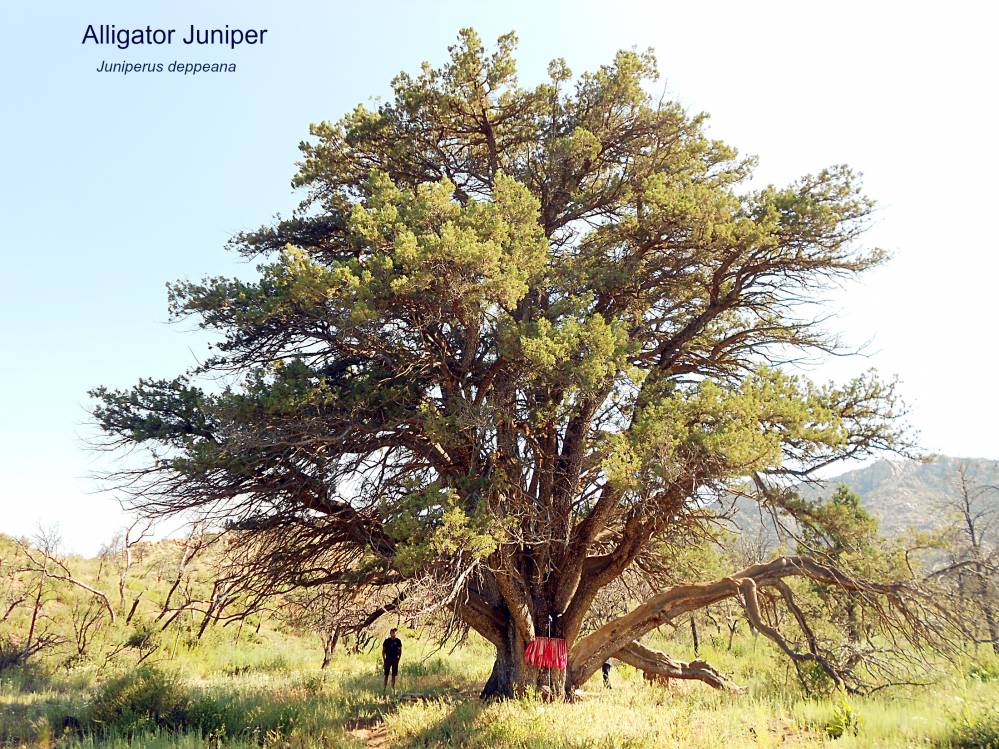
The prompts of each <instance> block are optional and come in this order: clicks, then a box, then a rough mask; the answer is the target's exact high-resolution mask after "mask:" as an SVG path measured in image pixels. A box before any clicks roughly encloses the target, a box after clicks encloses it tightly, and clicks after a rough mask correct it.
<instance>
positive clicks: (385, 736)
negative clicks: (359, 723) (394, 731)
mask: <svg viewBox="0 0 999 749" xmlns="http://www.w3.org/2000/svg"><path fill="white" fill-rule="evenodd" d="M350 735H351V736H353V737H354V738H356V739H360V740H361V741H363V742H364V745H365V746H366V747H368V749H386V748H387V747H388V746H389V743H390V739H389V733H388V728H386V727H385V724H383V723H378V724H377V725H375V726H372V727H371V728H355V729H354V730H353V731H351V732H350Z"/></svg>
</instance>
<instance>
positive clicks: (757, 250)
mask: <svg viewBox="0 0 999 749" xmlns="http://www.w3.org/2000/svg"><path fill="white" fill-rule="evenodd" d="M514 50H515V37H514V36H513V35H512V34H509V35H506V36H503V37H501V38H500V39H499V41H498V44H497V46H496V48H495V50H494V51H492V52H488V53H487V52H486V50H485V49H484V48H483V46H482V43H481V41H480V39H479V37H478V36H477V35H476V34H475V32H474V31H472V30H468V29H466V30H464V31H462V32H461V34H460V39H459V42H458V44H457V45H455V46H454V47H453V48H451V54H450V59H449V60H448V61H447V62H446V63H445V64H444V65H443V67H441V68H433V67H431V66H429V65H425V66H424V67H423V69H422V71H421V72H420V73H419V74H418V75H416V76H411V75H408V74H405V73H404V74H400V75H399V76H398V77H397V78H396V79H395V80H394V81H393V83H392V88H393V94H392V97H391V98H390V99H389V100H388V101H387V102H386V103H384V104H382V105H380V106H379V107H378V108H377V109H374V110H372V109H369V108H366V107H364V106H359V107H358V108H356V109H355V110H353V111H352V112H350V113H349V114H347V115H346V116H345V117H344V118H343V119H341V120H340V121H339V122H337V123H329V122H323V123H321V124H318V125H314V126H313V127H312V128H311V136H312V137H311V139H310V140H309V141H307V142H305V143H303V144H302V146H301V151H302V159H301V161H300V162H299V171H298V173H297V175H296V176H295V179H294V184H295V185H296V186H297V187H300V188H302V189H304V190H305V191H306V195H305V201H304V204H303V206H302V208H301V210H300V211H299V212H298V213H297V214H296V215H295V216H293V217H292V218H290V219H288V220H283V221H279V222H278V223H276V224H275V225H273V226H267V227H264V228H262V229H260V230H259V231H254V232H248V233H244V234H240V235H238V236H237V237H236V238H235V240H234V243H233V244H234V246H235V247H236V248H237V249H238V250H239V251H240V252H242V253H244V254H245V255H246V256H248V257H257V258H262V259H263V260H262V264H261V265H260V266H259V276H258V278H257V279H256V280H253V281H246V280H239V279H225V278H211V279H206V280H204V281H203V282H200V283H196V282H182V283H178V284H174V285H171V286H170V309H171V311H172V313H173V315H174V316H175V317H176V318H178V319H179V318H187V317H188V316H194V317H196V318H198V319H200V321H201V324H202V325H203V326H204V327H205V328H206V329H209V330H211V331H214V332H215V333H217V334H218V335H219V336H220V338H221V340H220V343H219V345H218V350H217V352H216V355H215V356H212V357H211V358H209V359H207V360H206V361H205V363H204V364H203V365H201V366H199V367H198V368H197V369H196V370H195V371H194V372H191V373H188V375H184V376H181V377H178V378H176V379H167V380H141V381H140V382H139V383H138V385H136V386H135V387H134V388H132V389H130V390H125V391H117V390H109V389H106V388H98V389H96V390H95V391H93V395H94V397H95V398H96V400H97V405H96V407H95V410H94V415H95V417H96V420H97V423H98V424H99V426H100V428H101V429H102V430H103V433H104V434H105V435H106V438H107V443H106V444H107V446H108V447H112V448H114V447H121V448H134V447H135V446H142V447H148V448H150V460H149V461H148V462H147V463H146V464H145V465H143V466H139V467H127V468H123V469H122V471H121V472H120V473H118V474H117V478H118V479H120V484H121V486H122V487H123V488H124V489H125V490H127V491H130V492H131V493H132V496H133V498H134V506H135V508H136V509H138V510H139V511H141V512H143V513H145V514H147V515H151V516H161V515H182V516H185V517H190V516H191V515H192V514H197V515H200V516H202V517H204V518H207V519H210V520H214V521H215V522H216V524H217V525H219V526H223V527H225V528H226V529H228V530H229V531H231V532H232V533H233V534H238V537H239V539H240V542H239V544H238V548H239V551H240V553H242V554H243V555H244V559H245V561H246V564H245V566H244V567H243V569H242V571H241V573H240V575H239V580H240V583H241V584H243V585H255V586H256V590H257V591H259V592H260V593H261V594H266V593H267V592H269V591H278V590H282V589H286V588H288V587H312V586H322V585H329V584H340V583H342V584H350V585H352V586H353V587H354V588H355V589H356V592H357V594H358V596H359V598H360V599H361V600H364V599H365V597H369V596H370V597H371V598H372V599H373V600H381V596H379V595H378V594H379V591H382V590H385V589H392V590H396V589H399V588H402V589H404V590H406V591H407V592H408V593H409V594H410V595H411V598H410V599H409V600H412V601H420V602H421V609H420V610H421V611H427V610H437V611H441V610H448V611H450V613H451V615H452V616H453V617H454V619H455V621H457V622H460V623H461V625H462V626H464V627H468V628H471V629H473V630H475V631H476V632H478V633H479V634H480V635H481V636H482V637H484V638H485V639H486V640H488V641H489V642H490V643H492V644H493V645H494V646H495V648H496V660H495V664H494V668H493V671H492V674H491V676H490V678H489V679H488V681H487V683H486V685H485V687H484V689H483V695H484V696H509V695H513V694H515V693H517V692H518V691H519V690H521V689H523V688H525V687H528V686H531V685H536V684H540V683H542V682H547V675H539V674H538V673H537V671H536V670H534V669H532V668H530V667H528V665H527V664H526V663H525V661H524V651H525V644H526V643H527V642H528V641H529V640H531V639H533V638H535V637H537V636H541V635H546V634H548V633H549V631H550V632H551V634H552V635H553V636H555V637H559V638H563V639H564V640H565V641H566V643H567V646H568V653H569V654H568V664H567V669H566V671H565V672H564V673H563V674H561V675H560V677H559V679H560V688H562V689H564V693H565V695H566V696H569V697H571V696H572V695H573V693H574V691H575V689H576V687H578V686H579V685H580V684H582V683H583V682H584V681H586V680H587V679H588V678H589V677H590V676H591V675H592V674H593V673H594V672H595V671H596V670H598V669H599V668H600V665H601V664H602V663H603V662H604V661H605V660H606V659H607V658H608V657H611V656H615V655H617V656H618V657H620V658H621V659H622V660H626V659H628V658H631V659H632V660H633V661H635V662H640V663H642V664H644V665H643V667H644V668H646V670H650V669H651V670H658V671H659V672H661V673H666V674H668V675H671V676H677V677H680V678H695V679H701V680H704V681H707V682H708V683H711V684H713V685H715V686H725V685H727V684H728V682H727V681H726V680H725V679H724V678H723V677H722V676H721V675H720V674H718V672H717V671H715V670H714V669H712V668H711V667H710V666H708V665H707V664H704V663H703V662H700V661H697V662H691V663H685V662H682V661H677V660H675V659H672V658H670V657H669V656H667V655H665V654H656V653H654V652H652V651H649V650H648V649H647V648H644V646H642V645H640V644H639V643H638V642H637V641H638V639H639V638H641V637H642V636H643V635H644V634H645V633H647V632H649V631H651V630H652V629H654V628H656V627H658V626H660V625H662V624H665V623H668V622H671V621H674V620H677V619H678V618H679V619H680V620H681V621H685V620H686V617H687V616H688V615H689V614H690V612H691V611H695V610H698V609H700V608H703V607H704V606H707V605H710V604H713V603H716V602H720V601H723V600H726V599H737V600H739V601H741V602H742V603H743V604H744V605H745V607H746V610H747V612H748V615H749V616H750V618H751V619H752V620H753V622H754V626H756V627H757V628H758V629H759V630H760V631H761V632H763V633H765V634H766V635H767V636H768V637H769V638H770V639H772V640H773V641H774V642H775V643H777V644H778V645H779V646H780V647H782V648H783V649H785V650H786V651H788V652H789V653H792V654H793V657H795V658H798V659H820V658H821V659H823V660H824V661H825V662H826V663H828V664H829V667H830V669H832V670H833V671H835V670H836V668H837V666H836V664H835V662H834V659H833V655H832V654H829V653H826V654H823V653H821V652H819V650H818V647H819V646H818V645H817V644H816V642H815V641H814V639H812V640H810V643H811V644H810V645H809V650H807V651H805V652H802V653H799V652H797V651H794V650H793V649H792V648H791V647H790V646H789V645H788V643H787V641H786V640H785V639H784V638H783V636H782V635H781V633H780V632H779V631H778V630H777V629H776V628H774V627H771V626H768V625H766V623H765V622H763V620H762V618H761V615H760V597H761V595H762V596H764V597H766V596H769V595H770V594H771V593H776V592H778V591H779V592H780V593H781V595H779V596H777V598H775V599H773V600H774V601H775V605H781V606H787V607H791V608H790V610H792V611H793V610H794V609H793V607H794V598H793V595H791V594H788V593H785V592H784V590H785V589H784V588H782V587H781V585H782V583H783V581H784V580H785V579H788V578H793V577H804V578H807V579H809V580H812V581H815V582H816V583H821V584H823V585H828V586H833V587H838V588H841V589H844V590H853V591H857V592H858V593H862V594H863V595H865V596H869V597H877V598H880V599H882V600H883V608H882V609H881V611H882V617H881V622H882V624H883V625H884V626H885V627H887V628H889V629H891V631H892V632H893V634H894V636H895V641H896V642H898V641H899V638H902V639H904V638H909V641H911V642H920V643H921V642H923V641H924V640H923V638H924V637H925V636H928V635H930V634H931V633H932V631H933V627H934V625H935V623H936V622H938V620H939V612H938V610H937V606H938V603H939V601H938V600H937V599H935V598H933V597H931V596H924V595H922V594H921V592H920V591H919V590H918V589H917V588H916V587H915V586H914V585H912V583H911V581H909V582H907V581H900V580H879V581H874V580H865V579H862V578H860V577H857V576H854V575H851V574H849V572H848V571H845V570H840V569H837V568H836V567H835V566H832V565H831V564H830V563H823V562H820V561H817V560H815V559H812V558H809V557H807V556H803V555H802V556H795V557H780V558H777V559H774V560H771V561H768V562H766V563H761V564H754V565H750V566H748V567H746V568H744V569H741V570H738V571H734V572H731V573H730V574H727V575H723V576H721V577H719V578H717V579H714V580H702V579H699V576H695V577H694V578H692V579H689V580H687V581H683V582H682V584H673V583H670V584H668V585H658V584H656V581H657V579H661V580H663V581H665V580H668V578H657V577H656V575H657V574H658V572H657V571H661V569H662V566H661V564H660V563H659V562H658V561H657V559H661V558H662V555H663V548H664V546H665V547H669V546H670V545H680V546H681V547H682V546H685V545H687V544H689V543H691V539H692V538H696V537H698V536H704V535H710V533H711V532H712V520H711V519H710V518H709V517H708V515H707V514H706V513H704V512H703V508H704V506H705V504H706V503H707V502H709V500H710V497H711V496H713V495H721V494H725V493H727V492H730V491H732V490H734V489H736V488H737V487H740V486H742V485H743V484H744V483H745V481H746V479H747V477H750V476H754V477H755V478H756V485H757V486H759V487H761V490H760V491H759V492H758V493H757V494H756V498H757V499H759V500H760V501H762V502H766V501H768V500H767V496H769V494H770V492H771V489H772V487H773V486H775V485H777V484H780V483H781V482H787V481H792V480H800V479H801V478H802V477H805V476H807V475H810V474H811V473H812V472H813V471H815V470H817V469H818V468H820V467H823V466H827V465H829V464H831V463H834V462H835V461H837V460H841V459H844V458H858V457H863V456H866V455H870V454H872V453H874V452H877V451H880V450H885V449H903V448H904V447H905V446H906V439H905V436H904V429H903V428H902V427H901V426H900V425H899V423H898V420H897V417H898V415H899V404H898V400H897V398H896V395H895V390H894V387H893V385H892V384H891V383H885V382H883V381H881V380H879V379H878V378H877V377H875V376H873V375H868V376H865V377H862V378H860V379H858V380H855V381H853V382H850V383H847V384H845V385H843V386H838V387H837V386H833V385H829V386H817V385H814V384H812V383H810V382H808V381H806V380H804V379H802V378H801V377H798V376H794V375H792V374H791V373H789V372H788V371H786V370H785V368H784V365H786V364H787V363H788V362H789V361H793V360H795V359H796V358H799V357H800V356H801V355H802V352H808V351H812V352H815V351H843V350H844V349H843V347H842V346H841V344H840V343H839V342H838V341H837V340H836V338H835V336H833V335H830V334H828V333H826V332H825V331H824V330H823V328H822V325H821V318H822V314H821V312H820V311H819V309H818V308H817V307H815V306H814V305H815V304H816V303H817V302H818V301H819V300H820V295H821V290H822V289H824V288H829V287H830V286H832V285H834V284H837V283H840V282H841V281H843V280H845V279H848V278H851V277H853V276H856V275H857V274H860V273H862V272H864V271H866V270H868V269H870V268H873V267H876V266H878V265H879V264H880V263H881V262H882V261H883V260H884V259H885V255H884V253H882V252H880V251H877V250H867V249H865V248H863V247H861V246H860V245H859V244H858V242H859V238H860V235H861V233H862V231H863V229H864V228H865V226H866V223H867V220H868V217H869V216H870V213H871V210H872V206H873V204H872V202H871V201H870V200H869V199H868V198H866V197H865V196H864V195H863V194H862V193H861V192H860V189H859V186H858V180H857V177H856V175H855V174H854V173H853V172H852V171H850V170H849V169H848V168H846V167H834V168H831V169H827V170H824V171H821V172H819V173H818V174H815V175H812V176H807V177H804V178H802V179H801V180H799V181H797V182H796V183H794V184H792V185H790V186H787V187H774V186H766V187H758V188H757V187H751V186H750V185H749V184H748V180H749V178H750V176H751V175H752V172H753V167H754V161H753V159H750V158H743V157H740V156H739V155H738V154H737V152H736V151H735V150H734V149H733V148H731V147H729V146H727V145H725V144H723V143H721V142H720V141H718V140H715V139H712V138H710V137H709V136H708V135H707V134H706V132H705V129H704V122H705V117H704V116H703V115H691V114H688V113H687V112H685V111H684V110H683V108H682V107H681V106H680V105H679V104H677V103H676V102H673V101H669V100H667V99H664V98H662V97H659V96H652V95H650V93H649V86H650V84H651V83H652V82H653V81H654V80H655V79H656V77H657V74H658V73H657V69H656V63H655V59H654V57H653V55H652V54H651V53H650V52H646V53H640V52H634V51H631V52H621V53H619V54H618V55H617V56H616V57H615V59H614V60H613V61H612V62H611V63H610V64H609V65H606V66H603V67H601V68H599V69H598V70H596V71H594V72H592V73H587V74H584V75H583V76H581V77H579V78H578V79H577V80H576V81H575V82H573V80H572V75H571V73H570V71H569V69H568V67H567V65H566V63H565V62H564V61H563V60H555V61H553V62H552V63H551V65H550V66H549V80H548V81H547V82H545V83H542V84H540V85H537V86H534V87H530V88H525V87H522V86H521V85H520V84H519V83H518V80H517V75H516V65H515V60H514ZM199 377H203V378H204V379H203V380H200V381H199V380H198V378H199ZM221 382H228V383H230V384H229V385H225V386H223V385H220V384H219V383H221ZM199 383H200V384H199ZM629 570H632V571H641V570H649V572H648V573H647V575H646V580H647V581H648V585H647V588H646V590H647V593H648V595H647V597H646V598H644V600H640V601H637V602H634V603H633V605H632V608H631V609H630V610H629V611H627V612H626V613H622V614H621V615H618V616H614V617H612V618H610V620H608V621H605V622H596V621H592V620H590V618H589V616H590V612H591V609H592V607H593V605H594V602H595V601H596V600H597V597H598V596H599V595H600V593H601V591H602V590H604V589H605V588H607V587H608V586H610V585H612V584H613V583H614V582H615V581H616V580H619V579H620V578H621V577H622V575H624V574H625V573H626V572H627V571H629ZM638 574H641V573H640V572H639V573H638ZM379 605H380V604H379Z"/></svg>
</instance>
